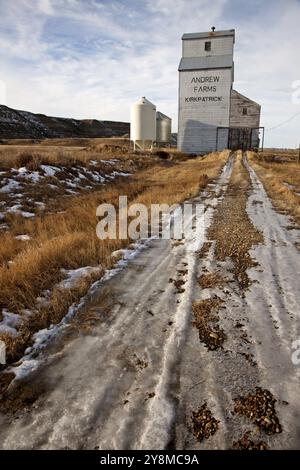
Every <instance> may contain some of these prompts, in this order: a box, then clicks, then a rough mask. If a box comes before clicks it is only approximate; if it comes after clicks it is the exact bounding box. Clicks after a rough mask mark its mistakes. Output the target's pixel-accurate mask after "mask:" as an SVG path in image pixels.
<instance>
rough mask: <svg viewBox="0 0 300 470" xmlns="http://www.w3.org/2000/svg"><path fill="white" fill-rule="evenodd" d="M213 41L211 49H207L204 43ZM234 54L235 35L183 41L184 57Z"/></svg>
mask: <svg viewBox="0 0 300 470" xmlns="http://www.w3.org/2000/svg"><path fill="white" fill-rule="evenodd" d="M206 41H211V51H205V49H204V44H205V42H206ZM229 54H233V36H228V37H220V38H218V37H216V38H205V39H188V40H187V39H185V40H183V41H182V57H205V56H216V55H229Z"/></svg>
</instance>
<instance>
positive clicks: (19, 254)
mask: <svg viewBox="0 0 300 470" xmlns="http://www.w3.org/2000/svg"><path fill="white" fill-rule="evenodd" d="M227 158H228V152H227V151H225V152H222V153H221V154H211V155H209V156H207V157H206V158H196V159H191V160H187V161H184V162H180V161H179V162H178V161H177V162H175V161H173V162H168V165H166V164H165V162H164V161H161V162H157V161H155V162H154V163H153V165H152V167H150V168H147V169H144V170H141V171H138V172H137V173H136V174H134V175H133V176H132V177H130V178H128V179H127V180H126V181H124V180H122V181H119V182H118V183H115V184H110V185H108V186H106V187H102V188H101V189H99V190H96V191H93V192H91V193H88V194H83V195H81V196H78V197H74V198H71V199H69V200H66V201H65V211H64V213H56V214H46V215H44V216H39V217H36V218H35V219H34V220H23V221H22V220H20V221H19V222H18V226H17V227H16V226H14V227H13V230H14V231H17V230H18V232H19V233H27V234H29V235H30V236H31V237H32V240H30V241H29V242H26V243H24V244H23V245H22V244H21V245H20V242H19V241H18V240H15V239H12V238H9V235H5V236H2V237H1V239H0V241H1V244H0V246H1V251H0V256H2V259H3V258H5V256H6V258H5V259H6V261H7V253H9V257H10V261H11V263H4V264H2V266H1V267H0V320H1V316H2V314H1V310H2V309H3V308H7V309H8V310H10V311H12V312H14V313H18V314H20V315H23V318H24V321H23V324H22V326H21V327H20V330H19V334H18V336H17V337H16V338H11V337H8V335H5V334H0V339H2V340H4V341H5V342H6V344H7V356H8V360H9V362H10V363H12V362H14V361H16V360H18V359H19V358H20V357H21V356H22V354H23V353H24V350H25V349H26V347H27V346H28V345H30V343H31V340H32V335H33V333H34V332H36V331H38V330H39V329H41V328H45V327H47V326H49V325H50V324H52V323H58V322H59V321H60V320H61V318H62V317H63V316H64V315H65V314H66V312H67V311H68V308H69V307H70V305H71V304H73V303H74V302H75V303H76V302H77V301H78V300H79V299H80V297H82V296H83V295H85V294H86V292H87V291H88V289H89V286H90V283H91V282H92V281H93V280H95V278H97V276H95V277H92V278H88V279H85V280H83V281H82V282H81V283H79V285H76V287H75V288H73V289H70V290H68V289H67V290H61V289H59V288H58V287H57V284H58V283H59V282H60V281H61V280H62V279H63V277H64V276H63V274H62V271H61V270H62V268H64V269H75V268H78V267H82V266H87V265H90V266H99V265H101V267H102V268H103V270H105V269H107V268H110V267H111V266H112V265H113V263H114V259H113V257H112V256H111V254H112V252H113V251H115V250H118V249H120V248H124V247H126V246H127V245H128V244H129V243H130V240H129V239H127V240H119V239H116V240H104V241H103V240H99V239H98V238H97V237H96V230H95V229H96V223H97V220H96V208H97V206H98V205H99V204H100V203H103V202H109V203H112V204H115V205H117V203H118V197H119V195H127V196H128V201H129V202H133V201H134V202H139V203H144V204H146V205H149V204H150V203H168V204H173V203H180V202H182V201H183V200H185V199H187V198H189V197H192V196H195V195H196V194H197V193H198V192H199V191H200V190H201V189H202V188H204V187H205V186H206V185H207V183H208V182H209V181H212V180H213V179H214V178H215V177H216V176H217V174H218V173H219V171H220V170H221V168H222V166H223V165H224V163H225V161H226V159H227ZM5 253H6V255H5ZM100 276H101V274H99V275H98V277H100ZM45 290H48V291H50V298H49V299H48V300H49V302H48V304H46V305H39V304H37V302H36V300H37V297H39V296H43V293H44V291H45ZM25 309H29V310H31V311H32V312H33V314H32V315H31V316H29V317H27V316H26V317H25V316H24V310H25Z"/></svg>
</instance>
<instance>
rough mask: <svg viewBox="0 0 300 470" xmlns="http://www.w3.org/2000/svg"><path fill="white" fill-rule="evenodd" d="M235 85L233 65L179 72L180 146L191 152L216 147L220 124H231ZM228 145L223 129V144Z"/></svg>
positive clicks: (220, 142)
mask: <svg viewBox="0 0 300 470" xmlns="http://www.w3.org/2000/svg"><path fill="white" fill-rule="evenodd" d="M201 82H202V83H201ZM231 87H232V69H231V68H230V69H218V70H199V71H184V72H179V123H178V148H179V149H181V150H182V151H184V152H189V153H207V152H211V151H214V150H215V148H216V132H217V127H218V126H222V127H228V126H229V109H230V96H231ZM226 146H227V133H226V132H221V133H220V136H219V148H220V149H223V148H226Z"/></svg>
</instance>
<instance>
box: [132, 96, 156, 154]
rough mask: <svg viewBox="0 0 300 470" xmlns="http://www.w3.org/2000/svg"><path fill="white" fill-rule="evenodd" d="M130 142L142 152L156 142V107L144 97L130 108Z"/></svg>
mask: <svg viewBox="0 0 300 470" xmlns="http://www.w3.org/2000/svg"><path fill="white" fill-rule="evenodd" d="M130 140H132V141H133V144H134V149H135V148H136V147H139V148H141V149H143V150H145V149H149V148H152V146H153V142H154V141H155V140H156V106H155V105H154V104H153V103H151V102H150V101H148V100H147V99H146V98H145V97H144V96H143V97H142V98H141V99H140V100H139V101H137V102H136V103H134V104H133V105H132V107H131V118H130Z"/></svg>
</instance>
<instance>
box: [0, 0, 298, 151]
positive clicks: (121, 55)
mask: <svg viewBox="0 0 300 470" xmlns="http://www.w3.org/2000/svg"><path fill="white" fill-rule="evenodd" d="M0 12H1V15H0V100H1V101H2V103H3V104H7V105H8V106H11V107H13V108H17V109H25V110H28V111H32V112H41V113H45V114H49V115H55V116H63V117H74V118H95V119H110V120H126V121H128V120H129V109H130V105H131V103H132V102H134V101H136V100H137V99H138V98H139V97H140V96H144V95H145V96H147V97H148V98H149V99H150V100H152V101H153V102H155V104H156V105H157V107H158V108H159V109H160V110H161V111H162V112H164V113H166V114H168V115H170V116H171V117H172V118H173V127H174V130H176V126H177V92H178V73H177V68H178V63H179V60H180V56H181V35H182V34H183V33H184V32H196V31H206V30H209V29H210V27H211V26H212V25H214V26H216V28H217V29H229V28H230V29H231V28H235V29H236V44H235V57H234V60H235V84H234V88H235V89H237V90H238V91H239V92H241V93H242V94H245V95H246V96H249V98H252V99H254V100H255V101H258V102H259V103H260V104H261V105H262V120H261V125H263V126H265V127H266V145H268V146H279V147H296V146H297V145H298V144H299V142H300V99H299V98H300V93H298V95H297V96H298V97H299V98H298V99H297V96H296V99H295V94H294V95H293V92H295V89H293V88H292V84H293V83H294V86H296V87H298V89H299V88H300V61H299V51H300V34H299V24H300V1H299V0H251V1H249V0H248V1H244V0H127V1H126V0H112V1H104V0H10V1H7V0H0ZM297 81H299V83H298V84H297ZM295 82H296V83H295ZM293 96H294V100H293V99H292V97H293ZM4 101H5V102H4ZM297 113H299V114H298V115H296V114H297ZM295 115H296V116H295ZM292 116H295V117H294V118H293V119H292V120H290V118H291V117H292ZM288 120H290V121H289V122H287V123H285V124H282V123H284V122H285V121H288ZM278 126H279V127H278ZM274 127H275V129H272V128H274ZM268 129H272V130H268Z"/></svg>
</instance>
